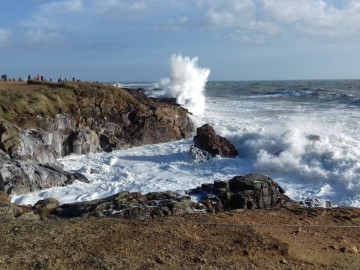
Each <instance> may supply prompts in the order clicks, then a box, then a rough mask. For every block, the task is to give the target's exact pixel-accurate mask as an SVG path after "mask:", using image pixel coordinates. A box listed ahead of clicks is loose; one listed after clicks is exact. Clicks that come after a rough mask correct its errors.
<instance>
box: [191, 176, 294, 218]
mask: <svg viewBox="0 0 360 270" xmlns="http://www.w3.org/2000/svg"><path fill="white" fill-rule="evenodd" d="M284 193H285V192H284V190H283V189H282V188H281V187H280V186H279V185H278V184H277V183H276V182H275V181H273V180H272V179H271V178H269V177H267V176H265V175H261V174H249V175H245V176H236V177H234V178H232V179H230V180H229V181H219V180H217V181H215V182H214V183H213V184H207V185H202V186H201V187H199V188H196V189H193V190H191V191H190V194H192V195H196V196H198V197H200V198H201V200H200V201H201V202H202V203H203V204H204V205H205V206H207V207H208V208H209V207H210V208H211V209H212V211H216V212H217V211H222V209H223V210H224V211H227V210H233V209H263V208H273V207H279V206H282V205H284V204H286V203H287V202H289V201H290V199H289V198H288V197H287V196H286V195H285V194H284Z"/></svg>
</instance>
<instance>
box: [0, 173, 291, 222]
mask: <svg viewBox="0 0 360 270" xmlns="http://www.w3.org/2000/svg"><path fill="white" fill-rule="evenodd" d="M2 195H3V196H2ZM7 196H8V195H6V193H0V217H1V211H3V212H4V213H5V214H6V215H11V214H12V215H13V218H18V217H21V216H22V214H23V213H26V216H25V217H27V218H29V217H31V215H32V217H33V218H35V219H39V218H41V219H46V218H51V217H56V218H74V217H87V216H116V217H120V218H126V219H141V220H147V219H152V218H158V217H165V216H170V215H185V214H190V213H198V212H224V211H229V210H234V209H263V208H275V207H281V206H284V205H287V204H288V203H290V202H291V201H290V199H289V198H288V197H287V196H286V195H284V191H283V190H282V188H281V187H280V186H279V185H277V184H276V183H275V182H274V181H273V180H272V179H270V178H269V177H266V176H264V175H260V174H250V175H245V176H236V177H234V178H233V179H231V180H229V181H215V182H214V183H212V184H203V185H202V186H201V187H198V188H196V189H192V190H189V191H188V192H187V194H186V195H183V194H180V193H177V192H170V191H169V192H153V193H148V194H145V195H143V194H141V193H138V192H127V191H123V192H120V193H118V194H115V195H113V196H110V197H107V198H104V199H99V200H93V201H88V202H79V203H71V204H63V205H60V204H59V202H58V201H57V200H55V199H52V198H49V199H45V200H41V201H39V202H37V203H36V204H35V205H34V206H33V207H23V209H22V210H21V209H20V210H19V206H15V205H13V204H11V203H9V201H10V199H8V197H7ZM194 196H195V197H196V198H197V202H194V201H192V200H191V197H194ZM1 203H2V204H3V207H5V208H4V209H5V210H1ZM11 208H13V210H11ZM29 211H31V212H33V214H29V213H28V212H29ZM22 218H24V217H22Z"/></svg>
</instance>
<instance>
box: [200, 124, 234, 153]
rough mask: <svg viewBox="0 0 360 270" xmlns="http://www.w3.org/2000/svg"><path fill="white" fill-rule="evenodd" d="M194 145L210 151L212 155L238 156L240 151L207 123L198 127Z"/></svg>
mask: <svg viewBox="0 0 360 270" xmlns="http://www.w3.org/2000/svg"><path fill="white" fill-rule="evenodd" d="M194 146H195V147H197V148H200V149H202V150H205V151H207V152H209V153H210V154H211V155H212V156H217V155H219V156H221V157H231V158H233V157H237V156H238V151H237V150H236V149H235V146H234V145H233V144H232V143H230V141H229V140H228V139H226V138H224V137H221V136H219V135H217V134H216V133H215V130H214V128H213V127H212V126H210V125H208V124H205V125H203V126H202V127H199V128H197V130H196V136H195V137H194Z"/></svg>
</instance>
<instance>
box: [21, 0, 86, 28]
mask: <svg viewBox="0 0 360 270" xmlns="http://www.w3.org/2000/svg"><path fill="white" fill-rule="evenodd" d="M84 8H85V7H84V4H83V1H82V0H72V1H69V0H67V1H56V2H51V3H46V4H41V5H39V7H38V10H37V11H36V12H35V13H34V14H33V16H32V17H31V18H30V19H29V20H27V21H25V22H24V25H25V26H27V27H29V28H32V29H48V30H59V29H63V28H64V25H67V18H69V17H70V16H73V15H74V14H77V13H80V12H82V11H83V10H84Z"/></svg>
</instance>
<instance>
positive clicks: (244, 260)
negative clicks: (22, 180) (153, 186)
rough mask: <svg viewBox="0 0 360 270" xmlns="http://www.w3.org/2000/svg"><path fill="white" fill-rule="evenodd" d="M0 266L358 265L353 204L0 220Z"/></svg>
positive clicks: (358, 225) (358, 214)
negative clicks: (152, 216) (155, 216)
mask: <svg viewBox="0 0 360 270" xmlns="http://www.w3.org/2000/svg"><path fill="white" fill-rule="evenodd" d="M0 234H1V238H0V239H1V240H0V269H360V253H359V250H360V209H306V208H300V207H291V208H283V209H278V210H253V211H234V212H228V213H223V214H196V215H188V216H183V217H179V216H178V217H176V216H173V217H168V218H166V219H162V220H154V221H126V220H122V219H116V218H87V219H76V220H67V221H64V220H57V221H55V220H48V221H19V220H2V221H1V226H0Z"/></svg>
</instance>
